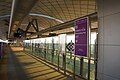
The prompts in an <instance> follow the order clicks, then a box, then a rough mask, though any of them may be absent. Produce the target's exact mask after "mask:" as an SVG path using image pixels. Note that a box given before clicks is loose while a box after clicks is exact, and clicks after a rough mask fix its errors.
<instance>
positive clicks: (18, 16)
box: [8, 0, 38, 37]
mask: <svg viewBox="0 0 120 80" xmlns="http://www.w3.org/2000/svg"><path fill="white" fill-rule="evenodd" d="M37 1H38V0H13V3H12V11H11V16H10V23H9V32H8V37H10V35H11V31H12V29H13V28H14V29H15V30H16V29H17V28H18V27H19V25H20V24H21V22H22V20H23V19H24V18H25V16H27V15H28V14H29V12H30V11H31V9H32V8H33V6H34V5H35V3H37ZM15 24H17V28H16V26H14V25H15ZM15 30H14V31H15Z"/></svg>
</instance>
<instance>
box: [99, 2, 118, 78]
mask: <svg viewBox="0 0 120 80" xmlns="http://www.w3.org/2000/svg"><path fill="white" fill-rule="evenodd" d="M97 6H98V21H99V30H98V31H99V36H98V37H99V41H98V44H99V46H98V80H120V0H97Z"/></svg>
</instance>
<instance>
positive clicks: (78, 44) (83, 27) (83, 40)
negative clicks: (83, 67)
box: [75, 17, 89, 57]
mask: <svg viewBox="0 0 120 80" xmlns="http://www.w3.org/2000/svg"><path fill="white" fill-rule="evenodd" d="M88 48H89V26H88V18H87V17H86V18H83V19H78V20H76V21H75V55H78V56H84V57H87V56H88V51H89V49H88Z"/></svg>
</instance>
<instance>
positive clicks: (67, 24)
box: [30, 12, 97, 36]
mask: <svg viewBox="0 0 120 80" xmlns="http://www.w3.org/2000/svg"><path fill="white" fill-rule="evenodd" d="M84 17H90V18H91V20H92V21H93V22H94V21H97V12H95V13H92V14H89V15H86V16H83V17H80V18H77V19H81V18H84ZM77 19H74V20H71V21H68V22H65V23H62V24H59V25H56V26H53V27H50V28H47V29H43V30H41V31H39V32H36V33H33V34H32V35H30V36H33V35H39V34H42V33H46V32H50V31H57V30H61V29H66V28H70V27H74V21H76V20H77Z"/></svg>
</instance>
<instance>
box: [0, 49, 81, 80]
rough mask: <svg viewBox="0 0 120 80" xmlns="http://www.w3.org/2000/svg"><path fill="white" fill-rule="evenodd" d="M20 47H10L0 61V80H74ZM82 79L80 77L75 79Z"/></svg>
mask: <svg viewBox="0 0 120 80" xmlns="http://www.w3.org/2000/svg"><path fill="white" fill-rule="evenodd" d="M22 50H23V49H22V48H20V47H11V48H10V49H8V53H6V54H5V55H4V58H3V60H2V61H1V62H0V80H74V79H73V77H72V76H67V75H64V74H63V73H61V72H58V71H57V70H55V67H54V66H52V65H50V64H48V63H46V62H44V61H42V60H40V59H39V60H38V59H35V58H33V57H31V56H29V55H27V54H26V53H25V52H23V51H22ZM77 80H82V79H80V78H79V79H77Z"/></svg>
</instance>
